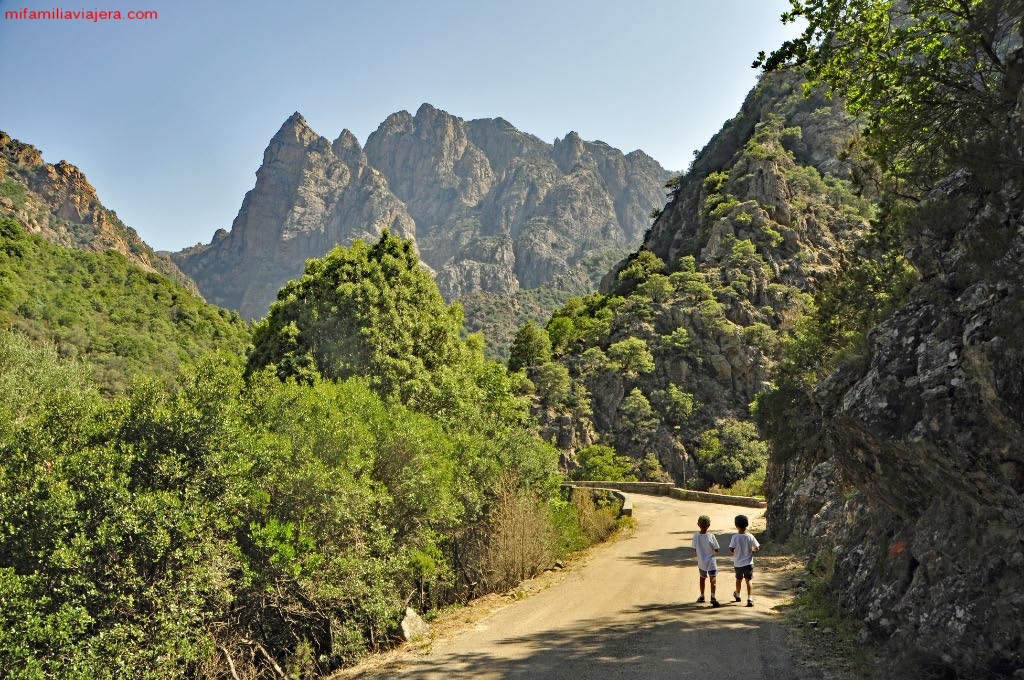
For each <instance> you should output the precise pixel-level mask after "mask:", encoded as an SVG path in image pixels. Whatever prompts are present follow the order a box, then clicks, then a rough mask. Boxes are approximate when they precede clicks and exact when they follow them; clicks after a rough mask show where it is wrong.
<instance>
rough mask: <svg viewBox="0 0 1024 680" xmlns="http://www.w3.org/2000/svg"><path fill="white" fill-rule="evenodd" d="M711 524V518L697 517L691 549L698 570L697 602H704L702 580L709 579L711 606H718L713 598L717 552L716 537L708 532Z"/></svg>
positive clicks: (705, 516)
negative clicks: (693, 552) (697, 530)
mask: <svg viewBox="0 0 1024 680" xmlns="http://www.w3.org/2000/svg"><path fill="white" fill-rule="evenodd" d="M710 526H711V518H710V517H708V516H707V515H701V516H700V517H698V518H697V527H698V528H699V529H700V531H699V532H697V533H695V534H694V535H693V549H694V550H696V551H697V571H699V572H700V597H698V598H697V602H698V603H700V602H704V582H705V581H706V580H707V579H708V578H709V577H710V579H711V606H712V607H720V606H721V605H720V604H718V600H717V599H715V576H717V574H718V565H717V564H716V563H715V553H717V552H718V539H717V538H715V535H714V534H709V533H708V527H710Z"/></svg>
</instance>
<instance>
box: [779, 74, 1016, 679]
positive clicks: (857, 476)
mask: <svg viewBox="0 0 1024 680" xmlns="http://www.w3.org/2000/svg"><path fill="white" fill-rule="evenodd" d="M1021 101H1022V102H1024V91H1022V93H1021ZM1022 112H1024V111H1022V109H1021V108H1018V111H1017V114H1016V115H1015V116H1014V118H1013V120H1012V124H1011V126H1010V134H1008V135H1007V138H1006V148H1012V147H1013V145H1014V144H1017V145H1019V144H1020V138H1019V132H1020V130H1021V129H1024V127H1022V124H1024V117H1022V116H1021V113H1022ZM1021 152H1024V148H1021V149H1019V150H1018V153H1017V162H1016V164H1008V165H1007V166H1005V167H1001V168H999V170H998V171H997V172H995V173H993V172H991V168H978V169H976V170H975V171H972V170H967V169H963V170H960V171H958V172H957V173H955V174H953V175H952V176H951V177H949V178H948V179H947V180H946V181H944V182H943V183H942V184H941V185H940V186H938V187H937V188H935V189H934V190H933V191H932V192H931V193H930V194H929V195H928V196H927V197H926V198H925V200H924V201H923V203H922V205H921V208H920V210H919V211H918V212H917V213H916V215H915V217H914V219H913V221H912V223H911V225H910V229H909V233H908V243H909V246H910V247H909V251H908V256H909V258H910V259H911V261H912V262H913V263H914V264H915V266H916V267H917V268H918V270H919V272H920V274H921V280H920V282H919V284H918V285H917V286H916V287H915V288H914V289H913V291H912V292H911V295H910V299H909V300H908V301H907V303H906V304H905V305H903V306H902V307H901V308H900V309H899V310H898V311H896V312H895V313H894V314H893V315H892V316H891V317H890V318H888V319H887V320H885V321H884V322H883V323H881V324H880V325H878V326H877V327H876V328H875V329H874V330H873V331H872V332H871V333H870V335H869V341H868V350H867V354H866V356H864V357H862V358H860V359H859V360H856V361H851V362H848V363H846V364H845V365H842V366H841V367H840V368H839V369H838V370H837V371H836V372H834V373H833V374H832V375H831V376H830V377H829V378H827V379H826V380H825V381H823V382H822V383H821V384H819V385H818V387H817V388H816V390H815V391H814V392H813V394H812V395H811V397H810V403H809V404H808V423H807V427H808V429H811V430H816V431H818V432H820V433H821V436H820V437H819V438H818V439H817V441H815V442H808V443H807V444H806V445H805V446H803V447H802V448H801V450H800V451H799V452H798V453H797V455H795V456H793V457H792V458H789V459H787V460H784V461H778V462H777V464H776V465H775V467H774V469H773V470H772V471H771V472H772V476H773V478H774V479H773V483H772V487H773V494H772V500H771V505H770V507H769V517H770V526H772V525H774V526H775V528H776V531H777V533H778V534H779V535H780V536H784V535H785V534H787V533H789V532H796V533H798V534H802V535H805V536H809V537H811V538H812V540H813V543H814V545H816V546H818V547H819V548H820V549H821V552H822V554H823V555H824V556H825V558H826V561H827V562H828V563H829V565H830V566H832V578H831V583H832V585H833V587H834V588H835V591H836V592H837V593H838V598H839V601H840V603H841V606H842V608H843V609H844V610H846V611H848V612H850V613H851V614H852V615H853V616H856V617H858V618H862V619H863V621H864V628H863V632H862V635H863V637H864V639H871V638H874V639H879V640H883V641H887V642H888V644H889V645H890V648H891V650H892V653H893V655H894V656H897V657H902V658H904V659H907V660H909V661H910V662H912V664H913V666H915V667H917V668H920V669H922V675H923V676H925V677H949V678H954V677H956V678H1008V677H1014V678H1016V677H1021V676H1024V670H1022V669H1024V652H1022V650H1024V618H1022V617H1021V615H1020V611H1021V608H1022V607H1024V595H1021V593H1020V587H1019V584H1018V578H1017V574H1019V572H1020V570H1021V567H1022V566H1024V538H1022V536H1024V534H1022V533H1021V527H1022V526H1024V444H1022V442H1024V338H1022V334H1021V328H1022V326H1021V322H1022V319H1024V265H1022V263H1024V223H1022V219H1021V217H1022V214H1024V173H1022V172H1021V169H1020V167H1021V164H1020V158H1022V157H1024V153H1021Z"/></svg>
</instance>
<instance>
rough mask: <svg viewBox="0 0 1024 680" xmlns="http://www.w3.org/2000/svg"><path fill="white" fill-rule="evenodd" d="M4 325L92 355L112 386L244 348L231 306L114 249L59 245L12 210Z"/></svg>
mask: <svg viewBox="0 0 1024 680" xmlns="http://www.w3.org/2000/svg"><path fill="white" fill-rule="evenodd" d="M0 327H3V328H12V329H14V330H17V331H20V332H22V333H24V334H25V335H27V336H29V337H30V338H32V339H33V340H35V341H39V342H42V341H51V342H53V343H54V344H55V345H56V348H57V351H58V352H59V354H60V355H61V356H64V357H77V358H81V359H84V360H86V361H88V362H89V364H91V370H92V375H93V377H94V379H95V380H96V382H97V383H98V384H99V385H100V386H101V388H102V389H103V390H104V391H108V392H116V391H120V390H123V389H125V388H126V387H127V386H128V385H129V384H130V383H131V380H132V377H133V376H134V375H136V374H145V375H148V376H154V377H159V378H161V379H163V380H171V379H172V377H173V376H174V375H175V374H176V373H177V371H178V368H179V366H182V365H184V364H188V363H190V362H192V361H194V360H195V359H196V358H197V357H199V356H200V355H202V354H203V353H205V352H208V351H212V350H218V349H223V350H226V351H229V352H232V353H241V352H242V351H243V350H244V348H245V346H246V344H247V343H248V341H249V333H248V330H247V329H246V327H245V324H244V323H243V322H242V320H241V319H240V318H239V317H238V315H237V314H232V313H229V312H227V311H225V310H223V309H218V308H217V307H214V306H213V305H209V304H206V303H205V302H203V301H202V300H201V299H200V298H199V297H197V296H195V295H193V294H192V293H190V292H188V291H187V290H185V289H184V288H181V287H180V286H179V285H177V284H175V283H173V282H172V281H170V280H168V279H166V278H164V277H163V276H160V275H158V274H153V273H151V272H146V271H143V270H142V269H139V268H138V267H136V266H134V265H130V264H128V262H127V261H126V260H125V258H124V256H122V255H121V254H120V253H117V252H115V251H108V252H106V253H103V254H96V253H88V252H82V251H78V250H72V249H69V248H63V247H61V246H58V245H55V244H52V243H50V242H48V241H45V240H44V239H43V238H42V237H40V236H36V235H30V234H28V233H26V232H25V230H24V229H23V228H22V227H21V225H20V224H18V223H17V222H16V221H14V220H12V219H9V218H0Z"/></svg>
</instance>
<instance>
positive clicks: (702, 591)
mask: <svg viewBox="0 0 1024 680" xmlns="http://www.w3.org/2000/svg"><path fill="white" fill-rule="evenodd" d="M709 578H710V579H711V597H714V596H715V581H716V580H717V579H716V578H715V576H714V575H711V576H710V577H709ZM700 594H701V595H703V594H704V583H703V580H702V582H701V589H700Z"/></svg>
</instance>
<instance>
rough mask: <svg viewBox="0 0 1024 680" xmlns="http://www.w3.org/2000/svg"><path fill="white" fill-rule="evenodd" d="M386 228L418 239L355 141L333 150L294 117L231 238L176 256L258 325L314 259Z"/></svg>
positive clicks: (207, 289) (216, 298)
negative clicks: (287, 285) (280, 293)
mask: <svg viewBox="0 0 1024 680" xmlns="http://www.w3.org/2000/svg"><path fill="white" fill-rule="evenodd" d="M384 229H389V230H391V231H392V232H393V233H395V234H396V235H399V236H401V237H403V238H414V237H415V234H416V232H415V223H414V221H413V220H412V218H411V217H410V216H409V214H408V212H407V211H406V210H405V207H404V206H403V204H402V202H401V201H399V200H398V199H397V198H396V197H395V196H394V194H392V193H391V191H390V190H389V189H388V186H387V181H386V180H385V179H384V177H383V176H382V175H381V173H380V172H378V171H377V170H375V169H374V168H372V167H370V165H369V164H368V162H367V159H366V154H365V153H363V151H362V149H361V148H360V146H359V143H358V142H357V141H356V139H355V137H354V136H353V135H352V134H351V133H350V132H349V131H347V130H345V131H343V132H342V133H341V135H340V136H339V137H338V139H336V140H335V141H334V142H333V143H332V142H330V141H328V140H327V139H326V138H325V137H321V136H319V135H318V134H316V133H315V132H313V130H312V129H310V127H309V125H308V124H307V123H306V120H305V119H304V118H303V117H302V116H301V115H299V114H298V113H295V114H293V115H292V116H291V117H290V118H289V119H288V120H287V121H285V123H284V125H282V126H281V129H280V130H278V132H277V134H275V135H274V137H273V138H272V139H271V140H270V144H269V145H268V146H267V149H266V151H265V152H264V154H263V165H262V166H261V167H260V169H259V171H257V173H256V186H255V187H254V188H253V189H252V190H251V191H249V192H248V193H247V194H246V195H245V199H244V200H243V201H242V207H241V209H240V210H239V212H238V216H237V217H235V221H234V223H233V224H232V227H231V231H230V232H225V231H223V230H219V231H218V232H217V233H216V234H214V236H213V240H212V241H211V242H210V243H209V244H208V245H198V246H194V247H192V248H189V249H186V250H184V251H181V252H179V253H175V254H174V256H173V257H174V260H175V262H177V263H178V265H179V266H180V267H181V268H182V269H183V270H184V271H185V272H187V273H188V274H189V275H190V276H192V278H193V279H195V281H196V283H197V284H198V285H199V289H200V290H201V291H202V292H203V294H204V295H205V296H206V298H207V299H208V300H210V301H211V302H213V303H214V304H217V305H220V306H222V307H227V308H229V309H236V310H238V311H239V312H240V313H241V314H242V315H243V316H245V317H247V318H258V317H261V316H263V315H264V314H265V313H266V311H267V309H268V308H269V306H270V302H271V301H272V300H274V298H275V297H276V296H277V291H278V290H279V289H280V288H281V287H282V286H283V285H284V284H285V283H286V282H287V281H289V280H290V279H292V278H295V277H296V276H298V275H300V274H301V273H302V269H303V266H304V265H305V262H306V260H307V259H309V258H313V257H321V256H323V255H324V254H325V253H327V252H328V251H329V250H330V249H331V248H333V247H334V246H336V245H338V244H339V243H345V244H348V243H351V242H352V241H353V240H355V239H357V238H363V239H369V240H376V238H377V237H378V236H379V234H380V233H381V231H382V230H384Z"/></svg>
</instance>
